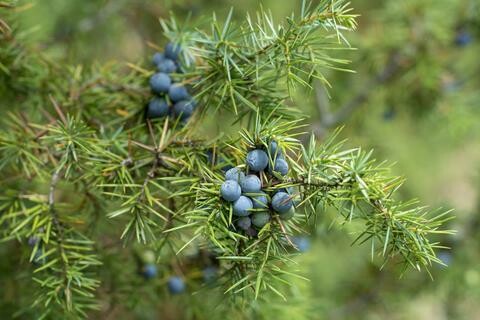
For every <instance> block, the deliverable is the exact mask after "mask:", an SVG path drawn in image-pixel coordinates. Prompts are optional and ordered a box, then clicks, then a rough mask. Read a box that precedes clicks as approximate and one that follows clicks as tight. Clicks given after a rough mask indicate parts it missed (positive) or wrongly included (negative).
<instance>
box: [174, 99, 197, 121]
mask: <svg viewBox="0 0 480 320" xmlns="http://www.w3.org/2000/svg"><path fill="white" fill-rule="evenodd" d="M192 113H193V104H192V102H191V101H187V100H184V101H179V102H177V103H175V104H174V105H173V114H174V116H175V117H180V119H181V120H186V119H188V118H190V116H191V115H192Z"/></svg>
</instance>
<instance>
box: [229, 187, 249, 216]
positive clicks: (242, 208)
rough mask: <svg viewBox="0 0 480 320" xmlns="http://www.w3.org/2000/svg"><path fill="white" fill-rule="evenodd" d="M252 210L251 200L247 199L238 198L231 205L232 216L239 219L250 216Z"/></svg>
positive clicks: (243, 197)
mask: <svg viewBox="0 0 480 320" xmlns="http://www.w3.org/2000/svg"><path fill="white" fill-rule="evenodd" d="M228 181H232V180H228ZM228 181H227V182H228ZM233 182H235V181H233ZM252 208H253V203H252V200H250V198H248V197H245V196H240V198H238V199H237V200H236V201H235V202H234V203H233V214H234V215H236V216H239V217H246V216H248V215H249V214H250V210H252Z"/></svg>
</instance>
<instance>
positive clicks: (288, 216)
mask: <svg viewBox="0 0 480 320" xmlns="http://www.w3.org/2000/svg"><path fill="white" fill-rule="evenodd" d="M294 215H295V207H291V208H290V209H289V210H288V211H287V212H283V213H279V215H278V216H279V217H280V219H282V220H290V219H292V218H293V216H294Z"/></svg>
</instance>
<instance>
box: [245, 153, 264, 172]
mask: <svg viewBox="0 0 480 320" xmlns="http://www.w3.org/2000/svg"><path fill="white" fill-rule="evenodd" d="M247 165H248V168H249V169H250V170H252V171H255V172H260V171H263V170H265V168H266V167H267V165H268V155H267V153H266V152H265V151H263V150H260V149H255V150H252V151H250V152H249V153H248V154H247Z"/></svg>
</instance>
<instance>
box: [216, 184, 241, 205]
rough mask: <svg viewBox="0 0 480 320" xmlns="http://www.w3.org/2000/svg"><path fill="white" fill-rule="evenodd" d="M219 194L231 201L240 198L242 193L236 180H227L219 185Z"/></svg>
mask: <svg viewBox="0 0 480 320" xmlns="http://www.w3.org/2000/svg"><path fill="white" fill-rule="evenodd" d="M220 194H221V195H222V198H223V199H225V200H227V201H229V202H233V201H236V200H238V198H240V196H241V194H242V189H241V188H240V185H239V184H238V182H237V181H235V180H227V181H225V182H224V183H223V184H222V186H221V187H220Z"/></svg>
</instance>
